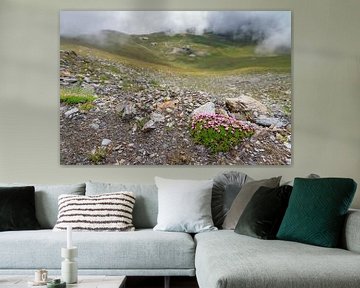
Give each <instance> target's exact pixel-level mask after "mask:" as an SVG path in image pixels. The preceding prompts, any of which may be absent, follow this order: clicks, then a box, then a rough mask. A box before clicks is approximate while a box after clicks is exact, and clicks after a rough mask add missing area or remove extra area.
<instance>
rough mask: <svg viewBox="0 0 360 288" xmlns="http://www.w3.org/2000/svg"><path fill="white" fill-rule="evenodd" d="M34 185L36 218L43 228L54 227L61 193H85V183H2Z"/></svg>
mask: <svg viewBox="0 0 360 288" xmlns="http://www.w3.org/2000/svg"><path fill="white" fill-rule="evenodd" d="M24 185H25V186H34V187H35V209H36V218H37V219H38V221H39V223H40V226H41V228H44V229H49V228H53V227H54V226H55V224H56V220H57V215H58V197H59V196H60V195H61V194H72V195H84V194H85V184H84V183H82V184H63V185H37V184H35V185H34V184H19V183H15V184H9V183H0V186H4V187H9V186H24Z"/></svg>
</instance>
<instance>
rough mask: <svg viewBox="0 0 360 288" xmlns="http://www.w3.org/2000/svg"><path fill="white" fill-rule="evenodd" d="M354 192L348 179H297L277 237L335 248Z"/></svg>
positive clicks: (351, 181) (354, 184) (353, 187)
mask: <svg viewBox="0 0 360 288" xmlns="http://www.w3.org/2000/svg"><path fill="white" fill-rule="evenodd" d="M355 190H356V183H355V182H354V180H352V179H348V178H318V179H304V178H295V181H294V188H293V191H292V193H291V197H290V200H289V207H288V209H287V210H286V213H285V216H284V219H283V221H282V223H281V226H280V229H279V232H278V234H277V238H278V239H281V240H289V241H297V242H302V243H306V244H312V245H317V246H324V247H336V246H337V245H338V242H339V239H340V235H341V230H342V226H343V222H344V219H345V215H346V213H347V211H348V208H349V207H350V204H351V201H352V199H353V197H354V194H355Z"/></svg>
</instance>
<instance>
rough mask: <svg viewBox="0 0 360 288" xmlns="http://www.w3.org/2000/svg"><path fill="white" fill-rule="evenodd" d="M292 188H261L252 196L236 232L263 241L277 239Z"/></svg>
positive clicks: (286, 186)
mask: <svg viewBox="0 0 360 288" xmlns="http://www.w3.org/2000/svg"><path fill="white" fill-rule="evenodd" d="M291 190H292V187H291V186H288V185H285V186H281V187H277V188H269V187H260V188H259V189H258V190H257V191H256V192H255V194H254V195H253V196H252V198H251V200H250V202H249V203H248V204H247V206H246V208H245V210H244V212H243V213H242V214H241V216H240V219H239V221H238V223H237V225H236V227H235V232H236V233H238V234H242V235H247V236H251V237H255V238H261V239H275V236H276V233H277V232H278V230H279V227H280V224H281V221H282V219H283V217H284V214H285V211H286V208H287V206H288V202H289V198H290V194H291Z"/></svg>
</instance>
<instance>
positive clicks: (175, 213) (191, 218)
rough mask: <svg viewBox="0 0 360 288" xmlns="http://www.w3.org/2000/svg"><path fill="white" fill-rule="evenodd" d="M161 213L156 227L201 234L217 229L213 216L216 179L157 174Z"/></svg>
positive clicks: (155, 228)
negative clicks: (212, 191)
mask: <svg viewBox="0 0 360 288" xmlns="http://www.w3.org/2000/svg"><path fill="white" fill-rule="evenodd" d="M155 183H156V186H157V187H158V199H159V201H158V202H159V213H158V217H157V225H156V226H155V227H154V230H160V231H177V232H188V233H198V232H204V231H211V230H216V227H214V223H213V221H212V217H211V190H212V186H213V180H205V181H195V180H173V179H164V178H160V177H155Z"/></svg>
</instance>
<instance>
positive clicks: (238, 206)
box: [222, 176, 281, 230]
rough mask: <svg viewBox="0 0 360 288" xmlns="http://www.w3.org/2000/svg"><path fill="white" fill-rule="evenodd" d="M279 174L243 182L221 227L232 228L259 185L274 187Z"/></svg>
mask: <svg viewBox="0 0 360 288" xmlns="http://www.w3.org/2000/svg"><path fill="white" fill-rule="evenodd" d="M280 179H281V176H279V177H274V178H270V179H263V180H258V181H251V182H248V183H246V184H244V185H243V186H242V188H241V190H240V192H239V193H238V194H237V196H236V198H235V200H234V202H233V203H232V205H231V207H230V210H229V212H228V213H227V215H226V217H225V220H224V223H223V225H222V227H223V229H228V230H234V229H235V227H236V224H237V222H238V221H239V219H240V216H241V214H242V213H243V212H244V210H245V207H246V205H247V204H248V203H249V201H250V199H251V197H252V196H253V195H254V194H255V192H256V191H257V190H258V189H259V188H260V187H261V186H264V187H269V188H276V187H278V186H279V183H280Z"/></svg>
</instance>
